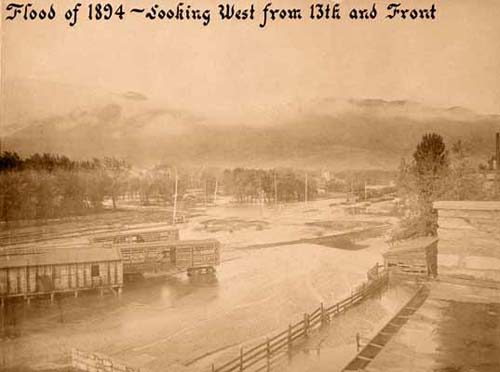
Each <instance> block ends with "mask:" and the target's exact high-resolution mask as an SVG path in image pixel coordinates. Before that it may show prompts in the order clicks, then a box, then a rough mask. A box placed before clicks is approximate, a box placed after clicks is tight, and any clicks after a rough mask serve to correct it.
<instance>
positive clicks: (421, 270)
mask: <svg viewBox="0 0 500 372" xmlns="http://www.w3.org/2000/svg"><path fill="white" fill-rule="evenodd" d="M437 242H438V239H437V238H433V237H422V238H417V239H411V240H406V241H402V242H399V243H396V244H394V245H393V246H391V248H390V249H389V250H388V251H387V252H385V253H384V254H383V256H384V265H385V267H386V268H387V269H389V270H390V272H392V273H397V274H403V275H412V276H432V277H435V276H436V275H437Z"/></svg>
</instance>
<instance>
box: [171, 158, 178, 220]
mask: <svg viewBox="0 0 500 372" xmlns="http://www.w3.org/2000/svg"><path fill="white" fill-rule="evenodd" d="M178 181H179V178H178V176H177V167H175V191H174V210H173V215H172V224H173V225H175V217H176V215H177V182H178Z"/></svg>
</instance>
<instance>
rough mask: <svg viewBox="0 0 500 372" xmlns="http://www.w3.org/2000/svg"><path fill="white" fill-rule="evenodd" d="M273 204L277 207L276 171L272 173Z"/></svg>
mask: <svg viewBox="0 0 500 372" xmlns="http://www.w3.org/2000/svg"><path fill="white" fill-rule="evenodd" d="M274 204H275V205H276V206H278V183H277V182H276V171H274Z"/></svg>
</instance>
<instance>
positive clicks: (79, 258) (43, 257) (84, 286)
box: [0, 247, 123, 303]
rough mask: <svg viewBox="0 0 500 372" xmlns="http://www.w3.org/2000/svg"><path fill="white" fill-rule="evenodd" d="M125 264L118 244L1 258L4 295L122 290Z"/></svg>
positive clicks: (1, 293)
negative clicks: (115, 245) (116, 245)
mask: <svg viewBox="0 0 500 372" xmlns="http://www.w3.org/2000/svg"><path fill="white" fill-rule="evenodd" d="M122 285H123V264H122V259H121V255H120V251H119V250H118V249H117V248H115V247H110V248H102V247H99V248H97V247H79V248H59V249H52V250H48V251H45V252H41V253H38V254H20V255H10V256H2V257H0V298H1V299H2V303H3V301H4V299H5V298H10V297H20V296H22V297H25V298H27V299H29V298H30V297H34V296H39V295H47V294H48V295H51V299H53V296H54V294H55V293H63V292H74V293H75V295H77V294H78V292H79V291H82V290H90V289H99V290H100V291H101V293H102V291H103V290H104V289H113V290H116V291H118V293H119V292H120V291H121V288H122Z"/></svg>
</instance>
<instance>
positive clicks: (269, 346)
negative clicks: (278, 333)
mask: <svg viewBox="0 0 500 372" xmlns="http://www.w3.org/2000/svg"><path fill="white" fill-rule="evenodd" d="M266 355H267V359H266V361H267V372H269V371H270V370H271V344H270V342H269V337H268V338H267V342H266Z"/></svg>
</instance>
